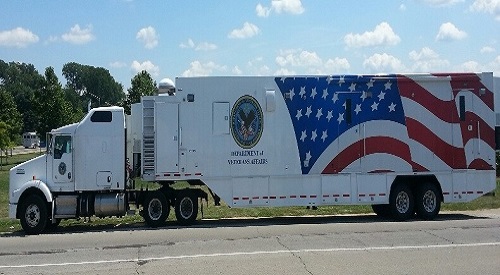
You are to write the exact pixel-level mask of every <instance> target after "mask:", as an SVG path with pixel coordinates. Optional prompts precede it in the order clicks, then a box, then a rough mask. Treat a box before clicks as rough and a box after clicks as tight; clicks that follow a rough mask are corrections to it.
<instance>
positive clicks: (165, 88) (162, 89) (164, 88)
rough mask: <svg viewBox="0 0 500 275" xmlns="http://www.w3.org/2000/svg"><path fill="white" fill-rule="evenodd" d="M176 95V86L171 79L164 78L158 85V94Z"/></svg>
mask: <svg viewBox="0 0 500 275" xmlns="http://www.w3.org/2000/svg"><path fill="white" fill-rule="evenodd" d="M174 93H175V84H174V82H173V81H172V79H170V78H164V79H162V80H160V83H158V94H169V95H173V94H174Z"/></svg>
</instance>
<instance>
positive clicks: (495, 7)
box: [469, 0, 500, 21]
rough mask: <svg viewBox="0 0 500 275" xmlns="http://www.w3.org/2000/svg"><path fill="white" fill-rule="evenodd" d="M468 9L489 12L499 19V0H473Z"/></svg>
mask: <svg viewBox="0 0 500 275" xmlns="http://www.w3.org/2000/svg"><path fill="white" fill-rule="evenodd" d="M469 9H470V10H471V11H473V12H484V13H489V14H491V15H493V16H494V17H495V20H497V21H500V0H475V1H474V3H472V5H470V7H469Z"/></svg>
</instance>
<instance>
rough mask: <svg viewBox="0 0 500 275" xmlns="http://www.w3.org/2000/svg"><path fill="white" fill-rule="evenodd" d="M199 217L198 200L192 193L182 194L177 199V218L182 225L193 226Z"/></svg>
mask: <svg viewBox="0 0 500 275" xmlns="http://www.w3.org/2000/svg"><path fill="white" fill-rule="evenodd" d="M197 215H198V200H197V198H196V196H194V194H193V193H192V192H187V191H183V192H180V193H179V195H178V196H177V198H176V199H175V217H176V218H177V221H178V222H179V223H180V224H182V225H190V224H193V223H194V221H195V220H196V217H197Z"/></svg>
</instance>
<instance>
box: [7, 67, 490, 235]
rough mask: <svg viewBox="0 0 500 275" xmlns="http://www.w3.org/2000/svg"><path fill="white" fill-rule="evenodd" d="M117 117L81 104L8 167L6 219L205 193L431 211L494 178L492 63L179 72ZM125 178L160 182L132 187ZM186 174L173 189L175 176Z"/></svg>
mask: <svg viewBox="0 0 500 275" xmlns="http://www.w3.org/2000/svg"><path fill="white" fill-rule="evenodd" d="M160 88H161V89H160V91H166V92H165V94H160V95H157V96H146V97H143V98H142V99H141V102H140V103H136V104H133V105H132V108H131V109H132V114H131V115H130V116H127V117H126V116H125V114H124V111H123V109H122V108H120V107H100V108H95V109H92V110H90V111H89V113H88V114H87V116H86V117H85V118H83V120H82V121H80V122H79V123H75V124H71V125H68V126H64V127H61V128H58V129H54V130H52V131H51V132H50V133H49V135H48V139H47V142H48V145H47V153H46V154H45V155H43V156H40V157H38V158H35V159H33V160H30V161H28V162H25V163H23V164H20V165H18V166H16V167H14V168H12V169H11V170H10V187H9V216H10V217H11V218H14V219H20V221H21V225H22V227H23V229H24V230H25V232H26V233H28V234H38V233H40V232H43V230H45V229H46V228H50V227H53V226H57V224H58V223H59V221H60V220H61V219H72V218H79V217H88V216H97V217H107V216H123V215H126V214H127V213H130V212H131V209H132V207H131V206H132V205H135V206H136V207H137V208H139V209H142V211H141V213H142V215H143V217H144V219H145V221H146V223H147V224H148V225H149V226H153V227H155V226H161V225H163V224H164V223H165V220H166V219H167V217H168V215H169V212H170V209H171V208H173V210H174V211H175V216H176V219H177V221H178V222H179V223H181V224H184V225H189V224H192V223H193V222H194V221H195V220H196V219H197V214H198V198H204V199H206V198H207V197H208V194H207V193H206V192H205V191H203V190H202V189H200V188H199V186H202V185H206V186H207V187H208V190H209V191H210V192H209V193H211V195H212V196H214V198H215V199H216V201H217V200H219V199H221V200H223V201H224V202H225V203H226V204H227V205H228V206H229V207H234V208H237V207H280V206H309V207H320V206H325V205H371V206H372V208H373V210H374V212H375V213H376V214H378V215H381V216H391V217H392V218H394V219H396V220H407V219H409V218H411V217H412V216H414V214H417V216H418V217H420V218H422V219H425V220H429V219H433V218H435V217H436V215H438V212H439V210H440V206H441V203H448V202H468V201H471V200H473V199H476V198H478V197H480V196H482V195H485V194H486V193H488V192H490V191H492V190H494V188H495V179H496V177H495V169H496V163H495V112H494V84H493V74H492V73H440V74H388V75H323V76H320V75H309V76H278V77H276V76H262V77H260V76H259V77H257V76H255V77H253V76H252V77H250V76H248V77H196V78H177V79H176V81H175V85H174V83H173V82H171V83H170V82H169V83H168V85H167V86H166V87H165V86H162V87H160ZM130 175H140V177H141V178H142V179H143V180H144V181H148V182H156V183H159V185H160V186H161V187H160V188H159V189H157V190H137V189H135V188H134V186H133V184H129V178H130ZM179 181H185V182H187V183H189V187H188V188H184V189H175V188H173V187H172V184H173V183H175V182H179Z"/></svg>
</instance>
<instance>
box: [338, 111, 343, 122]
mask: <svg viewBox="0 0 500 275" xmlns="http://www.w3.org/2000/svg"><path fill="white" fill-rule="evenodd" d="M337 121H338V122H339V124H340V123H341V122H342V121H344V114H343V113H342V114H339V118H337Z"/></svg>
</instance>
